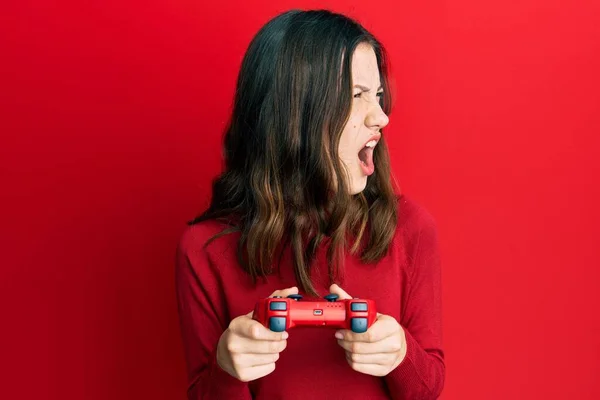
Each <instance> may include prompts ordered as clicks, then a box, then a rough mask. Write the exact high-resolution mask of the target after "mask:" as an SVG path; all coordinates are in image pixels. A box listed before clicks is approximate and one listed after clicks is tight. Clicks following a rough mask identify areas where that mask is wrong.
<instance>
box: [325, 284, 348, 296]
mask: <svg viewBox="0 0 600 400" xmlns="http://www.w3.org/2000/svg"><path fill="white" fill-rule="evenodd" d="M329 292H330V293H333V294H337V295H338V296H339V298H340V300H347V299H352V296H350V295H349V294H348V293H346V292H345V291H344V289H342V288H341V287H339V286H338V285H336V284H335V283H334V284H333V285H331V286H329Z"/></svg>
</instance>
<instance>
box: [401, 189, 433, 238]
mask: <svg viewBox="0 0 600 400" xmlns="http://www.w3.org/2000/svg"><path fill="white" fill-rule="evenodd" d="M398 227H399V228H400V229H402V230H404V231H406V233H408V234H419V232H422V231H431V230H433V231H436V230H437V224H436V220H435V218H434V217H433V215H432V214H431V213H430V212H429V210H427V209H426V208H425V207H423V206H422V205H421V204H419V203H418V202H417V201H415V200H414V199H412V198H410V197H408V196H406V195H400V196H399V198H398Z"/></svg>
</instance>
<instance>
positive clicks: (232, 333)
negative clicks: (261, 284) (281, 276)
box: [217, 287, 298, 382]
mask: <svg viewBox="0 0 600 400" xmlns="http://www.w3.org/2000/svg"><path fill="white" fill-rule="evenodd" d="M290 294H298V288H296V287H292V288H288V289H283V290H276V291H274V292H273V293H272V294H271V297H273V296H281V297H283V298H285V297H287V296H288V295H290ZM287 338H288V333H287V332H273V331H271V330H270V329H268V328H265V327H264V326H263V325H262V324H261V323H260V322H258V321H255V320H253V319H252V312H250V313H248V314H246V315H242V316H239V317H237V318H234V319H233V320H232V321H231V323H230V324H229V327H228V328H227V329H226V330H225V332H223V334H222V335H221V338H220V339H219V344H218V345H217V363H218V364H219V366H220V367H221V368H222V369H223V370H224V371H225V372H227V373H228V374H229V375H231V376H233V377H234V378H237V379H239V380H240V381H242V382H249V381H253V380H255V379H258V378H261V377H263V376H265V375H268V374H270V373H271V372H273V371H274V370H275V362H276V361H277V360H278V359H279V353H281V352H282V351H283V349H285V347H286V345H287V340H286V339H287Z"/></svg>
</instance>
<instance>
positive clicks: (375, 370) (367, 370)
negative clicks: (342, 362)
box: [346, 358, 389, 376]
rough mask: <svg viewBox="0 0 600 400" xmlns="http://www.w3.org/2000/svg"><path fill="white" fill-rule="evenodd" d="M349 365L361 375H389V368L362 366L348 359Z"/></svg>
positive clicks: (373, 365) (374, 365) (378, 365)
mask: <svg viewBox="0 0 600 400" xmlns="http://www.w3.org/2000/svg"><path fill="white" fill-rule="evenodd" d="M346 360H347V362H348V365H350V367H351V368H352V369H353V370H355V371H357V372H360V373H363V374H367V375H373V376H385V375H387V374H388V373H389V366H384V365H380V364H361V363H355V362H353V361H351V360H349V359H348V358H346Z"/></svg>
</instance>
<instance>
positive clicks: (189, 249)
mask: <svg viewBox="0 0 600 400" xmlns="http://www.w3.org/2000/svg"><path fill="white" fill-rule="evenodd" d="M229 228H230V226H228V225H226V224H225V223H222V222H219V221H215V220H208V221H202V222H197V223H195V224H192V225H188V226H186V227H185V228H184V230H183V232H182V233H181V235H180V237H179V242H178V245H177V251H178V255H180V256H186V257H188V258H190V257H191V258H198V257H200V258H206V257H207V255H208V254H209V253H214V252H217V253H221V252H223V251H226V250H228V249H230V247H231V245H232V244H233V245H235V243H236V242H237V240H236V239H234V238H233V237H234V236H235V237H237V234H236V233H231V234H225V235H223V236H217V235H219V234H220V233H222V232H224V231H226V230H227V229H229Z"/></svg>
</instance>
